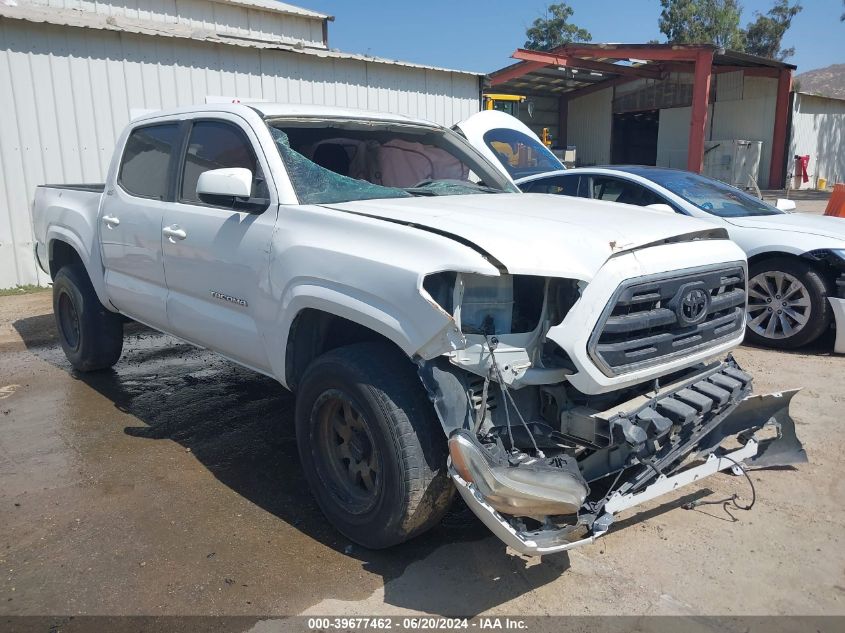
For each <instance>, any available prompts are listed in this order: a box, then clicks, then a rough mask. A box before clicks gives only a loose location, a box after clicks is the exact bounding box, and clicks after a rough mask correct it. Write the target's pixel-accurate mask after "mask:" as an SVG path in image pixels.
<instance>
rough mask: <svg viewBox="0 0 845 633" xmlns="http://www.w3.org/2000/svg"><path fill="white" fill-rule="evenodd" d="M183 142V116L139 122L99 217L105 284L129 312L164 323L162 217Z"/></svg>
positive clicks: (152, 322) (116, 302)
mask: <svg viewBox="0 0 845 633" xmlns="http://www.w3.org/2000/svg"><path fill="white" fill-rule="evenodd" d="M178 143H179V122H178V121H174V122H165V123H155V124H149V125H142V126H139V127H136V128H134V129H133V130H132V131H131V132H130V133H129V136H128V137H127V140H126V142H125V143H124V146H123V153H122V155H121V158H120V163H119V165H118V168H117V170H118V171H117V173H116V174H114V176H113V177H112V179H110V181H109V183H108V184H107V185H106V191H105V195H104V196H103V202H102V205H101V208H100V216H99V218H98V222H99V226H98V230H99V235H100V244H101V247H102V256H103V264H104V267H105V283H106V290H107V292H108V295H109V299H110V300H111V302H112V303H113V304H114V305H115V306H116V307H117V308H118V309H119V310H120V311H121V312H122V313H124V314H126V315H128V316H131V317H132V318H134V319H137V320H139V321H141V322H143V323H147V324H149V325H152V326H155V327H160V328H165V327H166V326H165V324H166V322H167V317H166V310H165V303H166V297H167V287H166V284H165V281H164V262H163V259H162V252H161V222H162V216H163V215H164V210H165V209H166V208H167V207H168V206H169V203H168V202H167V199H168V195H169V190H170V187H171V178H172V174H173V167H174V165H175V156H176V154H177V146H178Z"/></svg>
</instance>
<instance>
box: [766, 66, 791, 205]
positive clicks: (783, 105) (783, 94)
mask: <svg viewBox="0 0 845 633" xmlns="http://www.w3.org/2000/svg"><path fill="white" fill-rule="evenodd" d="M791 90H792V71H791V70H790V69H788V68H783V69H781V71H780V74H779V75H778V94H777V102H776V103H775V129H774V132H773V133H772V160H771V163H770V165H769V189H780V188H781V187H783V184H784V183H783V176H784V171H785V169H784V167H785V166H786V164H785V163H784V158H785V155H786V130H787V128H788V127H789V93H790V91H791Z"/></svg>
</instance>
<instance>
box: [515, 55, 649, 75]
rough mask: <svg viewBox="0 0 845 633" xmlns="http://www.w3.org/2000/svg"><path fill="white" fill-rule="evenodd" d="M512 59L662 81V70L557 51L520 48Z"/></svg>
mask: <svg viewBox="0 0 845 633" xmlns="http://www.w3.org/2000/svg"><path fill="white" fill-rule="evenodd" d="M511 57H513V58H514V59H521V60H523V61H526V62H537V63H540V62H543V63H545V64H546V65H548V66H565V67H567V68H576V69H582V70H593V71H596V72H600V73H608V74H615V75H625V76H627V77H643V78H646V79H660V78H661V76H662V75H661V72H660V70H659V69H657V68H643V67H636V66H620V65H619V64H608V63H607V62H596V61H592V60H587V59H579V58H577V57H574V56H572V55H569V54H567V53H557V52H556V51H549V52H546V51H531V50H527V49H524V48H518V49H517V50H516V51H515V52H514V54H513V55H511Z"/></svg>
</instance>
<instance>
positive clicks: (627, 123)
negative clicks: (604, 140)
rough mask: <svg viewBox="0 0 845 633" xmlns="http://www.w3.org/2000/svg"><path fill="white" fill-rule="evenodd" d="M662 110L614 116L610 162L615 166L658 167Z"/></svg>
mask: <svg viewBox="0 0 845 633" xmlns="http://www.w3.org/2000/svg"><path fill="white" fill-rule="evenodd" d="M659 127H660V110H641V111H639V112H619V113H615V114H614V115H613V136H612V139H613V141H612V143H611V152H610V160H611V162H612V163H614V164H615V165H656V164H657V130H658V129H659Z"/></svg>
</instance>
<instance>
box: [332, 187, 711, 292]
mask: <svg viewBox="0 0 845 633" xmlns="http://www.w3.org/2000/svg"><path fill="white" fill-rule="evenodd" d="M322 206H324V207H326V208H330V209H334V210H337V211H344V212H348V213H356V214H360V215H365V216H369V217H375V218H379V219H383V220H388V221H392V222H398V223H401V224H406V225H409V226H413V227H415V228H419V229H422V230H430V231H432V232H435V233H439V234H443V235H446V236H448V237H451V238H453V239H456V240H457V241H459V242H461V243H465V244H468V245H471V246H472V247H474V248H476V249H477V250H481V251H482V252H484V253H485V254H487V255H488V256H489V258H490V259H491V261H492V262H493V263H497V262H498V263H499V264H500V267H503V268H504V269H506V270H507V272H509V273H516V274H523V275H543V276H561V277H564V276H565V277H571V278H576V279H583V280H590V279H591V278H592V277H593V276H594V275H595V273H596V272H597V271H598V270H599V268H601V266H602V265H603V264H604V262H605V261H607V259H608V258H609V257H610V256H611V255H614V254H616V253H619V252H623V251H630V250H635V249H638V248H642V247H644V246H649V245H657V244H660V243H664V242H666V241H684V240H693V239H699V238H701V237H703V236H705V235H707V234H711V235H712V233H713V231H714V227H713V225H712V224H711V223H708V222H703V221H700V220H696V219H692V218H688V217H684V216H680V215H678V216H670V215H667V214H666V213H662V212H658V211H650V210H647V209H633V208H632V207H630V206H629V205H623V204H615V203H611V202H602V201H598V200H587V199H583V198H570V197H566V196H550V195H544V194H473V195H464V196H430V197H422V196H420V197H414V198H394V199H388V200H383V199H379V200H359V201H354V202H345V203H339V204H329V205H322Z"/></svg>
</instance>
